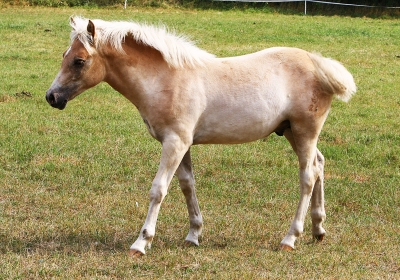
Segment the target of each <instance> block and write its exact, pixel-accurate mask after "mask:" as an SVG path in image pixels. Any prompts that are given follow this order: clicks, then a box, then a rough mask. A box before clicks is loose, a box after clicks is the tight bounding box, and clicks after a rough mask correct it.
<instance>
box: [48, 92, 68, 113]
mask: <svg viewBox="0 0 400 280" xmlns="http://www.w3.org/2000/svg"><path fill="white" fill-rule="evenodd" d="M46 101H47V103H49V104H50V106H51V107H53V108H57V109H60V110H63V109H64V108H65V107H66V106H67V103H68V100H67V99H65V98H62V96H61V95H60V94H58V93H52V92H47V93H46Z"/></svg>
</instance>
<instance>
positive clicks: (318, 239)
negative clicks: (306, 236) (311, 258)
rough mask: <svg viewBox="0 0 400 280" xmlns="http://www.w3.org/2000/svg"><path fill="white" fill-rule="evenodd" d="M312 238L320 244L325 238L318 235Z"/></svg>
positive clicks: (323, 235) (322, 235)
mask: <svg viewBox="0 0 400 280" xmlns="http://www.w3.org/2000/svg"><path fill="white" fill-rule="evenodd" d="M314 238H315V239H316V240H317V241H318V242H321V241H322V240H324V238H325V234H319V235H314Z"/></svg>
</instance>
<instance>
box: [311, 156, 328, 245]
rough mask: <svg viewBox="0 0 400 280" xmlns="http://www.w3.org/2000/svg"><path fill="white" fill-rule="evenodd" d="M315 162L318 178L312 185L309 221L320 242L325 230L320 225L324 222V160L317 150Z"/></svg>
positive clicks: (314, 234)
mask: <svg viewBox="0 0 400 280" xmlns="http://www.w3.org/2000/svg"><path fill="white" fill-rule="evenodd" d="M316 162H317V166H318V178H317V181H316V182H315V185H314V190H313V193H312V197H311V219H312V234H313V236H314V237H315V238H316V239H317V240H318V241H322V240H323V239H324V237H325V233H326V232H325V229H324V228H323V227H322V223H323V222H324V221H325V217H326V214H325V206H324V203H325V202H324V163H325V159H324V156H323V155H322V153H321V152H320V151H319V150H318V149H317V156H316Z"/></svg>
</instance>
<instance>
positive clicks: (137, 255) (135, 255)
mask: <svg viewBox="0 0 400 280" xmlns="http://www.w3.org/2000/svg"><path fill="white" fill-rule="evenodd" d="M143 255H144V254H143V253H142V252H140V251H138V250H135V249H130V250H129V252H128V256H130V257H132V258H140V257H141V256H143Z"/></svg>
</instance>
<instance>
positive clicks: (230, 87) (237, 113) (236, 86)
mask: <svg viewBox="0 0 400 280" xmlns="http://www.w3.org/2000/svg"><path fill="white" fill-rule="evenodd" d="M70 23H71V26H72V28H73V30H72V33H71V46H70V47H69V48H68V50H67V51H66V52H65V53H64V55H63V56H64V58H63V61H62V65H61V70H60V72H59V73H58V75H57V77H56V78H55V80H54V81H53V83H52V85H51V87H50V89H49V90H48V91H47V93H46V100H47V101H48V103H49V104H50V105H51V106H53V107H55V108H58V109H64V108H65V106H66V105H67V102H68V101H70V100H72V99H73V98H74V97H76V96H77V95H78V94H80V93H81V92H83V91H85V90H86V89H88V88H90V87H93V86H95V85H97V84H98V83H100V82H102V81H105V82H107V83H108V84H110V85H111V86H112V87H113V88H114V89H115V90H117V91H118V92H120V93H121V94H123V95H124V96H125V97H126V98H127V99H128V100H130V101H131V102H132V103H133V104H134V105H135V106H136V107H137V109H138V110H139V112H140V114H141V116H142V118H143V120H144V122H145V123H146V125H147V128H148V130H149V132H150V134H151V135H152V136H153V137H154V138H155V139H157V140H158V141H160V142H161V144H162V154H161V160H160V166H159V168H158V172H157V174H156V176H155V178H154V180H153V184H152V187H151V191H150V206H149V210H148V214H147V218H146V221H145V223H144V225H143V227H142V229H141V231H140V234H139V237H138V239H137V240H136V241H135V243H133V245H132V246H131V248H130V253H131V255H132V256H140V255H143V254H145V248H146V246H147V247H150V244H151V242H152V239H153V237H154V235H155V228H156V221H157V217H158V213H159V210H160V206H161V202H162V201H163V199H164V197H165V196H166V194H167V190H168V186H169V184H170V182H171V179H172V177H173V175H174V174H175V173H176V175H177V177H178V179H179V184H180V187H181V189H182V191H183V194H184V195H185V198H186V203H187V208H188V212H189V221H190V228H189V234H188V235H187V237H186V242H187V243H188V244H195V245H198V244H199V241H198V238H199V236H200V234H201V230H202V226H203V220H202V216H201V213H200V209H199V205H198V202H197V198H196V193H195V187H194V177H193V172H192V162H191V158H190V147H191V146H192V145H195V144H210V143H215V144H217V143H218V144H236V143H245V142H249V141H255V140H257V139H260V138H263V137H266V136H268V135H269V134H271V133H273V132H275V133H277V134H278V135H284V136H285V137H286V138H287V140H288V141H289V143H290V144H291V146H292V148H293V150H294V151H295V153H296V154H297V156H298V160H299V168H300V169H299V177H300V201H299V204H298V207H297V211H296V214H295V217H294V220H293V222H292V224H291V226H290V229H289V231H288V233H287V235H286V236H285V238H284V239H283V240H282V242H281V248H282V249H284V250H291V249H293V248H294V243H295V240H296V238H297V237H299V236H300V235H301V233H302V232H303V226H304V219H305V216H306V212H307V208H308V205H309V203H310V200H311V219H312V234H313V236H314V237H315V238H316V239H318V240H322V239H323V237H324V236H325V230H324V228H323V227H322V223H323V221H324V220H325V209H324V190H323V182H324V157H323V156H322V154H321V152H320V151H319V150H318V149H317V140H318V136H319V134H320V132H321V129H322V126H323V124H324V122H325V119H326V117H327V115H328V112H329V109H330V106H331V103H332V99H333V96H334V95H336V96H337V97H338V98H339V99H341V100H343V101H347V100H349V99H350V97H351V96H352V94H353V93H355V91H356V86H355V84H354V81H353V77H352V75H351V74H350V73H349V72H348V71H347V70H346V69H345V68H344V67H343V66H342V65H341V64H340V63H339V62H337V61H335V60H332V59H329V58H323V57H321V56H319V55H316V54H312V53H308V52H306V51H304V50H300V49H296V48H283V47H279V48H271V49H266V50H263V51H260V52H257V53H253V54H248V55H244V56H239V57H229V58H215V57H214V56H213V55H211V54H209V53H207V52H206V51H204V50H201V49H199V48H197V47H196V46H194V45H193V44H192V43H191V42H189V41H188V40H186V39H185V38H183V37H179V36H177V35H174V34H171V33H170V32H167V31H166V30H165V29H164V28H155V27H151V26H146V25H140V24H137V23H133V22H106V21H102V20H93V21H91V20H87V19H84V18H79V17H76V18H71V22H70Z"/></svg>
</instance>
